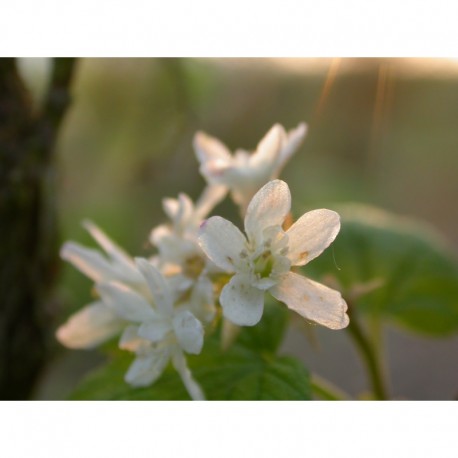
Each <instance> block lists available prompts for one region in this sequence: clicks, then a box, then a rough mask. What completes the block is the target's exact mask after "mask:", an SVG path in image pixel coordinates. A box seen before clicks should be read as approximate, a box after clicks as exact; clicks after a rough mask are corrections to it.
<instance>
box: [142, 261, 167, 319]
mask: <svg viewBox="0 0 458 458" xmlns="http://www.w3.org/2000/svg"><path fill="white" fill-rule="evenodd" d="M135 262H136V263H137V267H138V270H140V272H141V273H142V275H143V277H144V278H145V280H146V283H147V285H148V288H149V289H150V291H151V295H152V296H153V300H154V303H155V304H156V305H157V308H158V310H160V311H161V312H162V313H163V314H165V315H170V314H171V313H172V310H173V298H172V292H171V291H170V288H169V285H168V284H167V282H166V281H165V278H164V277H163V275H162V274H161V273H160V272H159V271H158V270H157V269H156V267H154V266H153V265H152V264H151V263H150V262H148V261H147V260H146V259H142V258H135Z"/></svg>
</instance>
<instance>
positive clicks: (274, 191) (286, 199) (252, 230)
mask: <svg viewBox="0 0 458 458" xmlns="http://www.w3.org/2000/svg"><path fill="white" fill-rule="evenodd" d="M290 208H291V194H290V192H289V188H288V185H287V184H286V183H285V182H284V181H281V180H273V181H269V183H267V184H266V185H264V186H263V187H262V188H261V189H260V190H259V191H258V192H257V193H256V194H255V196H254V197H253V199H252V200H251V202H250V204H249V205H248V210H247V212H246V216H245V231H246V233H247V235H248V240H250V241H252V240H255V241H257V242H260V241H261V238H262V233H263V231H264V229H266V228H267V227H269V226H281V225H282V224H283V221H284V220H285V218H286V216H287V214H288V213H289V210H290Z"/></svg>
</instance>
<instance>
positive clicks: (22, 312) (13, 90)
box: [0, 58, 75, 399]
mask: <svg viewBox="0 0 458 458" xmlns="http://www.w3.org/2000/svg"><path fill="white" fill-rule="evenodd" d="M74 67H75V60H74V59H67V58H66V59H56V60H55V61H54V66H53V70H52V74H51V81H50V84H49V90H48V92H47V94H46V96H45V98H44V100H43V103H42V106H41V108H40V110H38V111H37V110H36V109H34V107H33V104H32V98H31V97H30V94H29V93H28V92H27V89H26V87H25V85H24V83H23V81H22V80H21V78H20V76H19V73H18V70H17V61H15V60H14V59H10V58H8V59H0V240H1V243H0V259H1V263H0V290H1V292H2V299H1V301H0V399H26V398H28V397H29V396H30V394H31V392H32V390H33V388H34V385H35V382H36V380H37V377H38V376H39V374H40V372H41V369H42V368H43V366H44V364H45V363H46V362H47V359H48V355H49V336H50V331H51V329H52V328H53V323H52V312H51V310H50V308H49V307H48V303H49V302H48V301H49V292H50V289H51V287H52V285H53V282H54V279H55V277H56V273H57V266H58V263H57V224H56V205H55V199H56V189H55V178H56V173H55V164H54V154H53V153H54V146H55V142H56V137H57V135H58V132H59V127H60V125H61V122H62V120H63V117H64V115H65V112H66V110H67V108H68V106H69V103H70V94H69V87H70V83H71V80H72V75H73V71H74Z"/></svg>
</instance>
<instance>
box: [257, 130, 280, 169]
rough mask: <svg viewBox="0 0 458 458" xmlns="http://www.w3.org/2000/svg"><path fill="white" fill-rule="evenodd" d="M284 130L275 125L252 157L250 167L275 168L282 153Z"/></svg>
mask: <svg viewBox="0 0 458 458" xmlns="http://www.w3.org/2000/svg"><path fill="white" fill-rule="evenodd" d="M282 134H284V129H283V127H282V126H280V124H275V125H274V126H273V127H271V129H270V130H269V131H268V132H267V134H266V135H265V136H264V138H263V139H262V140H261V141H260V142H259V144H258V146H257V148H256V151H255V152H254V153H253V154H252V155H251V157H250V166H252V167H261V168H263V167H265V168H273V167H274V165H275V163H276V160H277V157H278V155H279V153H280V146H281V139H282Z"/></svg>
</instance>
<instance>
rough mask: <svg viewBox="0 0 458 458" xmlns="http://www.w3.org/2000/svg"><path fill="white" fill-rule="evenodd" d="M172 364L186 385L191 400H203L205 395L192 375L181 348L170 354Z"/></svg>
mask: <svg viewBox="0 0 458 458" xmlns="http://www.w3.org/2000/svg"><path fill="white" fill-rule="evenodd" d="M172 364H173V366H174V367H175V369H176V371H177V372H178V374H180V377H181V380H182V381H183V384H184V386H185V387H186V389H187V391H188V393H189V396H191V399H192V400H193V401H205V395H204V393H203V391H202V388H201V387H200V385H199V384H198V383H197V382H196V381H195V380H194V378H193V377H192V374H191V371H190V370H189V368H188V366H187V364H186V358H185V356H184V354H183V352H182V351H181V350H176V351H175V352H174V353H173V355H172Z"/></svg>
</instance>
